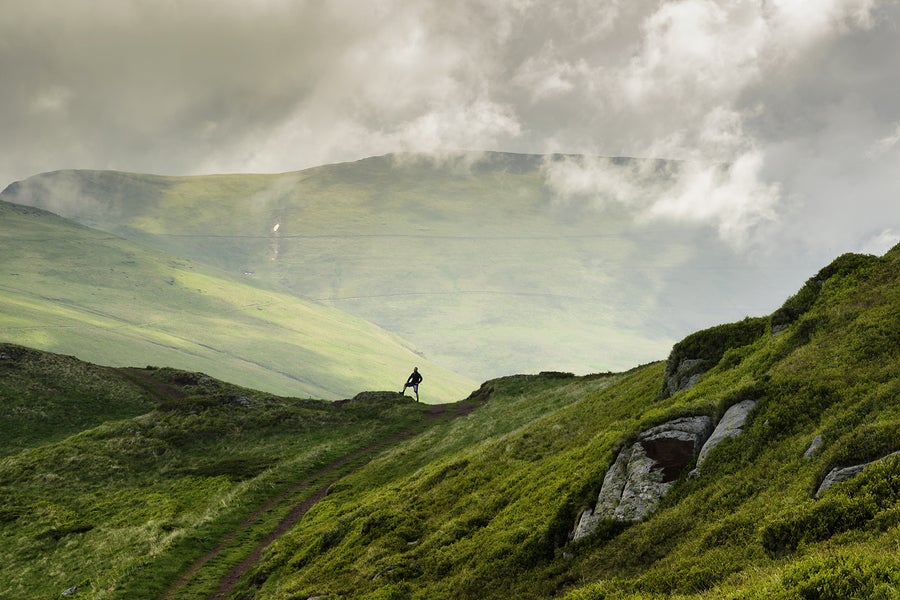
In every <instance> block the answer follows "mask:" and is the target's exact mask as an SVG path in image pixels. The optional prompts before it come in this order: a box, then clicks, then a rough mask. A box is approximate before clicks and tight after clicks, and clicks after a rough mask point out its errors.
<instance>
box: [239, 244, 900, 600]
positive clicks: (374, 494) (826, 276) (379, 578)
mask: <svg viewBox="0 0 900 600" xmlns="http://www.w3.org/2000/svg"><path fill="white" fill-rule="evenodd" d="M898 275H900V247H898V248H895V249H894V250H893V251H892V252H891V253H889V254H888V255H887V256H886V257H884V258H883V259H876V258H874V257H857V256H853V255H848V256H845V257H842V258H841V259H839V260H838V261H836V262H835V263H834V264H833V265H831V266H830V267H828V268H826V269H824V270H823V271H822V272H821V273H819V275H818V276H817V277H814V278H812V279H811V280H810V282H808V283H807V284H806V286H804V288H803V289H802V290H801V291H800V292H799V293H798V294H797V296H795V297H793V298H791V299H790V300H789V301H788V302H787V303H786V305H785V306H786V308H785V309H783V310H780V311H778V312H777V313H776V314H775V315H774V316H773V318H774V319H775V320H776V321H778V323H779V325H784V324H785V323H784V319H783V312H791V311H793V313H792V314H793V315H794V316H793V319H791V320H790V322H789V324H787V328H786V329H784V330H782V331H780V332H779V333H777V334H776V335H774V336H773V335H772V334H771V332H770V328H768V327H767V328H766V329H765V331H763V332H762V333H761V335H759V336H758V337H757V338H756V339H753V340H750V341H748V340H742V341H741V342H740V343H739V345H738V346H737V347H734V346H733V347H731V348H728V349H727V350H725V351H724V352H722V353H719V356H720V358H719V359H718V362H717V364H716V366H715V367H714V368H713V369H712V370H711V371H709V372H708V373H707V374H706V375H704V377H703V378H702V379H701V381H700V383H698V384H697V385H696V386H694V387H693V388H691V389H690V390H687V391H682V392H678V393H676V394H674V395H672V396H670V397H668V398H665V397H664V396H663V394H662V393H661V390H662V375H663V370H664V365H663V364H662V363H657V364H653V365H648V366H646V367H642V368H639V369H636V370H634V371H633V372H630V373H628V374H626V375H625V376H623V377H621V379H618V380H616V381H615V382H611V380H608V379H597V380H594V379H583V378H574V379H568V380H567V379H556V380H550V381H547V380H538V381H529V380H528V379H524V378H512V379H507V380H501V381H497V382H494V383H492V384H490V387H491V388H492V392H493V393H492V394H491V395H490V399H489V401H488V403H487V405H486V406H485V407H484V408H482V409H480V410H479V411H477V412H476V413H474V414H473V415H472V417H470V418H469V419H467V420H466V421H463V422H456V423H453V424H449V425H447V426H445V429H444V430H443V431H440V432H438V431H437V430H433V431H431V432H429V434H428V435H427V436H422V437H420V438H416V439H414V440H411V441H409V442H407V443H406V444H405V445H403V446H400V447H398V448H396V449H394V450H393V451H391V452H390V453H389V454H387V455H386V456H385V457H384V458H383V459H382V460H379V461H376V462H373V463H371V464H370V465H368V466H367V467H366V468H364V469H361V470H359V471H358V472H356V473H354V474H353V475H351V476H350V477H348V478H347V479H345V480H344V482H342V484H341V486H340V488H338V489H337V490H335V491H334V492H333V493H332V494H330V495H329V496H328V498H326V499H325V500H323V501H322V502H321V503H319V504H318V505H317V506H316V507H315V508H314V509H313V510H312V511H311V512H310V514H308V515H307V517H306V518H305V520H304V522H303V526H302V527H297V528H295V529H294V530H293V531H292V532H291V533H290V535H288V536H286V537H284V538H283V539H282V540H281V541H280V542H279V543H278V544H277V546H273V547H272V548H271V549H270V551H269V552H268V553H267V555H266V556H265V557H264V560H263V561H262V562H261V563H260V564H259V565H258V567H257V569H256V570H255V571H254V572H253V573H252V574H251V575H249V576H248V577H247V578H246V579H245V581H244V583H243V588H242V589H243V591H242V592H240V593H238V594H236V595H235V596H234V597H255V598H297V597H300V598H302V597H308V596H313V595H326V596H328V597H330V598H344V597H347V598H350V597H352V598H510V597H516V598H547V597H552V596H565V597H567V598H570V599H572V600H575V599H579V600H581V599H603V598H651V597H660V598H662V597H670V596H671V595H673V594H677V595H680V597H691V598H710V599H712V598H835V599H837V598H895V597H897V595H898V594H900V576H898V573H900V552H898V547H900V518H898V517H900V460H896V459H895V460H893V461H888V462H885V463H880V464H878V465H875V466H872V467H870V468H869V469H867V470H865V471H864V472H863V474H862V475H860V476H859V477H858V478H856V479H853V480H850V481H849V482H847V483H845V484H842V485H839V486H836V487H835V488H833V489H832V490H831V491H830V492H829V493H828V494H826V495H825V496H824V497H823V498H821V499H818V500H817V499H814V498H813V497H812V492H813V491H814V490H815V489H816V487H817V485H818V483H819V482H820V481H822V479H823V478H824V476H825V474H826V473H827V472H828V471H829V470H830V469H831V468H832V467H835V466H848V465H852V464H857V463H861V462H866V461H869V460H873V459H875V458H878V457H881V456H885V455H887V454H889V453H891V452H894V451H897V450H900V412H898V406H900V405H898V402H897V399H898V397H900V378H898V374H900V351H898V348H900V320H898V319H897V314H900V285H898V284H900V280H898ZM779 329H780V327H779ZM703 337H704V336H702V335H700V336H698V338H700V339H702V338H703ZM706 338H707V339H708V340H709V341H710V343H715V341H716V340H719V339H722V335H721V330H718V331H711V333H710V335H708V336H706ZM699 341H700V340H698V339H695V340H694V343H695V344H697V343H699ZM701 345H702V344H701ZM746 398H753V399H758V400H759V405H758V408H757V410H756V411H755V412H754V413H751V419H750V422H749V424H748V428H747V431H746V432H745V434H744V435H743V436H742V437H739V438H735V439H732V440H729V441H726V442H724V443H722V444H721V445H720V446H719V447H718V448H716V450H715V451H713V453H711V454H710V457H709V458H708V460H707V462H706V463H705V464H704V469H703V470H702V472H701V475H700V476H699V477H698V478H696V479H689V478H686V477H683V478H682V479H681V480H679V481H678V483H677V484H676V486H675V488H674V489H673V490H672V491H671V492H670V494H669V495H668V496H667V497H666V498H665V499H664V501H663V505H662V506H661V507H660V509H659V510H658V511H657V512H656V513H655V514H653V515H652V516H650V517H649V518H647V519H646V520H645V521H643V522H640V523H636V524H634V525H630V526H628V525H623V524H618V523H614V522H610V523H608V524H607V525H605V526H604V527H602V528H601V530H600V532H599V533H598V534H596V535H594V536H593V537H591V538H588V539H586V540H584V541H582V542H579V543H578V544H571V543H568V541H567V536H568V534H569V533H570V532H571V531H572V529H573V526H574V524H575V520H576V517H577V515H578V512H579V510H580V509H581V508H583V507H584V506H587V505H588V503H589V502H590V499H591V498H596V493H597V490H598V489H599V484H600V481H601V480H602V477H603V474H604V471H605V469H606V468H607V466H608V465H609V464H610V462H611V461H612V459H613V457H614V452H615V451H616V449H617V448H618V447H620V446H621V445H622V444H623V442H625V441H626V440H628V439H633V436H634V435H635V434H636V433H637V432H638V431H641V430H643V429H646V428H648V427H650V426H652V425H655V424H658V423H661V422H663V421H664V420H667V419H670V418H672V417H676V416H682V415H686V414H708V415H712V416H718V415H721V414H722V413H723V411H724V410H725V408H727V407H728V406H730V405H731V404H733V403H735V402H737V401H740V400H742V399H746ZM523 412H524V416H523ZM520 416H523V418H522V419H521V420H519V419H518V417H520ZM500 421H503V422H504V425H499V424H498V423H499V422H500ZM816 435H821V436H822V439H823V440H824V442H823V446H822V447H821V449H820V450H819V451H818V453H817V454H815V455H814V456H813V457H812V458H810V459H807V458H804V457H803V454H804V451H805V450H806V449H807V448H808V447H809V445H810V443H811V441H812V440H813V438H814V437H815V436H816Z"/></svg>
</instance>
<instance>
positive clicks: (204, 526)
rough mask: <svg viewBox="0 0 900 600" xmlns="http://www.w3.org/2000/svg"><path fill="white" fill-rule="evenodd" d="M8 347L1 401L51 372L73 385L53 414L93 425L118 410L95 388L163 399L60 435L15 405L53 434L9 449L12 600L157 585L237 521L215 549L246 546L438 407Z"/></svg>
mask: <svg viewBox="0 0 900 600" xmlns="http://www.w3.org/2000/svg"><path fill="white" fill-rule="evenodd" d="M2 349H3V352H4V353H5V354H6V356H7V358H6V359H3V361H2V362H0V370H2V378H3V380H4V381H7V380H9V381H10V382H12V383H9V384H6V385H5V386H4V389H3V394H2V395H0V407H2V409H3V412H4V413H5V412H6V409H7V408H8V407H10V406H11V405H12V406H15V405H16V404H17V402H20V401H22V400H24V399H26V398H30V397H31V396H32V395H33V394H32V389H33V388H34V387H35V386H36V385H38V384H41V383H42V382H43V381H44V380H45V379H53V380H62V381H67V382H68V386H59V387H60V389H59V392H58V396H56V397H55V398H52V399H45V400H46V401H44V402H41V403H39V406H40V407H41V408H42V409H43V410H44V412H45V413H46V414H50V413H52V412H53V411H54V410H55V411H56V412H57V413H59V412H61V409H63V408H67V409H68V412H69V413H70V414H73V413H74V414H77V415H78V416H77V417H76V418H77V419H78V420H80V421H81V423H82V424H86V423H87V422H88V421H90V420H92V419H94V420H96V418H98V417H101V416H102V415H104V414H107V413H105V412H104V411H103V410H102V409H98V407H99V405H100V404H101V403H102V402H101V400H100V399H98V398H92V396H91V395H90V394H84V393H83V391H84V390H85V389H87V388H95V389H104V388H105V389H106V393H107V394H109V393H112V392H115V395H116V397H117V398H119V399H121V400H122V401H123V403H124V402H127V401H128V399H131V400H133V402H132V405H131V406H130V407H128V408H120V409H119V416H122V415H123V414H124V413H126V412H129V411H134V410H135V409H137V404H138V403H140V402H143V403H146V402H147V400H148V398H152V404H153V406H154V407H158V408H156V410H151V411H149V412H147V414H144V415H143V416H138V417H134V418H129V419H123V420H119V421H109V422H106V423H104V424H102V425H99V426H95V427H92V428H90V429H87V430H85V431H84V432H82V433H79V434H76V435H72V436H71V437H68V438H66V439H63V440H61V441H56V442H54V441H52V440H53V439H54V438H57V437H59V433H61V430H62V428H59V429H58V430H57V431H56V432H49V431H47V430H46V428H38V427H34V426H33V423H32V422H31V420H32V419H31V418H30V416H29V415H25V416H21V415H20V417H19V419H20V420H19V425H20V427H22V428H23V429H26V430H30V433H31V434H32V440H33V441H34V440H37V441H42V442H43V443H39V444H36V445H34V447H33V448H30V449H27V450H24V451H20V452H17V453H15V454H10V455H8V456H6V457H4V458H2V459H0V560H2V564H3V568H2V569H0V597H2V598H4V599H10V600H12V599H23V600H24V599H29V600H30V599H33V598H56V597H59V596H60V595H61V594H63V592H66V591H67V590H68V592H67V593H66V594H65V595H68V596H73V597H75V598H111V597H115V598H156V597H159V596H160V595H161V594H162V593H163V592H164V591H165V590H166V589H167V588H169V587H170V586H171V585H172V584H173V582H174V581H175V580H176V578H177V577H178V576H179V575H180V574H181V573H182V572H184V571H185V569H187V568H188V567H189V566H190V564H191V563H192V562H193V561H195V560H197V559H199V558H200V557H201V556H203V555H204V554H205V553H207V552H208V551H210V550H212V549H213V548H214V547H215V546H216V545H217V544H218V543H219V542H220V540H221V539H222V538H224V537H226V536H227V535H228V534H229V533H232V532H234V531H238V532H240V534H241V535H240V537H238V538H237V539H232V546H233V548H231V549H230V550H231V554H228V553H225V554H224V556H222V557H221V558H220V559H219V560H220V561H221V560H235V558H236V559H237V560H239V559H240V558H242V555H241V554H240V552H241V551H243V552H244V553H245V554H246V553H247V552H249V550H250V549H252V547H253V545H255V544H256V543H257V542H258V541H259V539H260V537H261V536H263V535H265V534H267V533H268V532H269V531H270V530H271V528H272V527H273V525H274V524H275V523H277V520H278V519H281V518H282V517H284V516H285V514H286V513H288V512H289V511H290V509H291V508H292V506H293V504H294V503H298V502H302V501H303V500H304V499H305V498H307V497H309V496H310V495H311V494H312V493H313V492H314V491H315V489H316V488H317V487H319V486H323V485H327V484H328V483H329V482H330V481H333V480H334V479H335V478H337V477H339V476H340V475H341V474H343V473H345V472H346V471H347V470H348V469H352V468H358V467H359V465H360V463H361V462H363V461H365V460H367V459H369V458H370V457H371V454H373V453H374V452H377V450H378V447H383V446H385V445H390V444H391V443H396V441H397V440H399V439H401V437H402V436H403V435H412V434H414V433H415V432H417V431H420V430H422V429H423V428H424V427H427V426H428V425H430V424H432V423H437V422H440V418H438V419H434V417H433V415H432V411H433V408H432V407H429V406H427V405H424V404H421V403H416V402H414V401H413V400H411V399H409V398H402V397H401V396H400V395H399V394H397V393H396V392H391V393H385V394H382V395H377V394H375V395H369V396H367V397H365V398H361V399H354V400H350V401H346V402H335V403H332V402H328V401H321V400H298V399H292V398H279V397H273V396H271V395H270V394H265V393H262V392H258V391H254V390H249V389H246V388H240V387H237V386H234V385H231V384H227V383H223V382H220V381H217V380H214V379H212V378H210V377H208V376H205V375H203V374H200V373H189V372H184V371H176V370H173V369H168V368H164V369H141V370H137V369H135V370H119V371H115V372H114V371H112V370H110V369H100V368H98V367H93V366H91V365H85V364H81V365H78V364H76V361H74V360H72V359H70V358H68V357H63V356H58V355H48V354H45V353H40V352H36V351H33V350H26V349H23V348H20V347H11V346H3V347H2ZM29 376H31V377H32V379H31V380H30V381H29ZM16 382H18V388H19V393H18V395H17V394H16V393H15V388H16V386H15V383H16ZM101 395H102V394H101ZM51 404H52V405H53V406H49V405H51ZM145 410H146V408H145ZM5 416H6V415H4V417H5ZM5 421H6V419H4V420H3V421H0V422H4V426H5V425H6V424H7V423H6V422H5ZM4 441H5V440H4ZM373 444H376V445H379V446H373ZM4 449H5V450H6V449H8V448H4ZM342 460H343V461H344V462H341V461H342ZM234 552H238V554H234ZM215 569H216V565H210V566H208V567H207V571H210V570H212V571H214V572H215ZM207 571H204V573H203V574H201V576H200V577H199V581H200V583H203V582H204V581H206V580H207V579H208V577H207V576H206V572H207ZM207 583H208V582H207ZM212 583H215V580H212Z"/></svg>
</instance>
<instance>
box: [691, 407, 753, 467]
mask: <svg viewBox="0 0 900 600" xmlns="http://www.w3.org/2000/svg"><path fill="white" fill-rule="evenodd" d="M756 404H757V402H756V400H742V401H741V402H738V403H737V404H734V405H732V406H730V407H729V408H728V410H726V411H725V414H724V415H722V419H721V420H720V421H719V423H718V424H717V425H716V429H715V430H714V431H713V432H712V435H711V436H709V439H707V440H706V443H704V444H703V448H701V449H700V454H699V456H697V469H699V468H700V465H702V464H703V462H704V461H705V460H706V457H707V456H709V453H710V452H711V451H712V449H713V448H715V447H716V446H718V445H719V444H720V443H721V442H722V441H723V440H726V439H728V438H732V437H736V436H738V435H740V434H741V433H742V432H743V431H744V424H745V423H746V422H747V416H748V415H749V414H750V411H752V410H753V409H754V408H755V407H756Z"/></svg>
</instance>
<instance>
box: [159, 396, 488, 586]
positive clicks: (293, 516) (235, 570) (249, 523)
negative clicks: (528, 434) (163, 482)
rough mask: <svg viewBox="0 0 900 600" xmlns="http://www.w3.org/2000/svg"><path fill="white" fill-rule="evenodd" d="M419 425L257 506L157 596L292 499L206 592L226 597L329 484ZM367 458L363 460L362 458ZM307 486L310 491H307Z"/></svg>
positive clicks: (452, 409)
mask: <svg viewBox="0 0 900 600" xmlns="http://www.w3.org/2000/svg"><path fill="white" fill-rule="evenodd" d="M474 408H475V407H474V406H473V405H470V404H464V405H435V406H433V407H431V409H430V410H429V413H428V415H427V419H428V420H432V421H433V420H435V419H438V418H440V417H442V416H446V415H448V413H450V414H449V416H450V417H451V418H457V417H461V416H465V415H467V414H469V413H470V412H472V410H473V409H474ZM420 431H421V428H413V429H409V430H406V431H402V432H399V433H396V434H393V435H391V436H388V437H386V438H384V439H382V440H379V441H377V442H374V443H372V444H370V445H368V446H366V447H364V448H360V449H359V450H356V451H355V452H352V453H350V454H347V455H346V456H343V457H341V458H339V459H338V460H336V461H334V462H332V463H330V464H328V465H326V466H324V467H322V468H321V469H319V470H318V471H316V472H315V473H313V474H311V475H310V476H309V477H307V478H305V479H303V480H302V481H299V482H297V483H295V484H294V485H292V486H291V487H290V488H289V489H287V490H285V491H284V492H282V493H281V494H279V495H277V496H275V497H273V498H272V499H271V500H269V501H268V502H267V503H266V504H264V505H263V506H261V507H260V508H258V509H257V510H256V511H255V512H254V513H253V514H251V515H250V516H249V517H247V518H246V519H245V520H244V521H243V522H242V523H241V524H240V525H238V527H237V528H236V529H234V531H232V532H231V533H229V534H228V535H226V536H225V537H224V538H223V539H222V541H221V542H220V543H219V544H218V545H217V546H216V547H215V548H213V549H212V550H211V551H209V552H208V553H207V554H206V555H204V556H203V557H201V558H200V559H198V560H197V561H196V562H195V563H194V564H193V565H191V566H190V567H189V568H188V569H187V570H186V571H184V573H183V574H182V575H181V576H180V577H179V578H178V579H177V580H176V581H175V582H174V583H173V584H172V585H171V586H170V587H169V588H168V589H167V590H166V591H165V592H164V593H163V595H162V596H160V600H173V599H175V598H177V597H178V593H179V591H180V590H181V589H182V588H184V587H185V586H186V585H188V583H189V582H190V581H191V580H192V579H193V578H194V577H195V576H196V575H197V573H198V572H199V571H200V569H202V568H203V567H204V565H206V564H207V563H208V562H209V561H211V560H213V559H214V558H216V557H217V556H219V555H220V554H222V553H223V552H225V551H226V550H228V549H229V547H230V546H231V544H232V542H233V541H234V540H235V539H236V538H237V537H238V536H240V535H241V534H242V533H244V532H245V531H247V530H249V529H250V528H251V527H253V526H254V525H255V523H256V522H257V521H258V520H260V518H261V517H263V516H264V515H265V514H266V513H268V512H270V511H273V510H276V509H277V508H278V507H283V506H284V505H285V504H289V503H295V504H294V506H293V507H292V508H291V509H290V511H289V512H288V513H287V515H286V516H285V517H284V518H283V519H282V520H281V521H280V522H279V523H278V525H277V526H276V527H275V528H274V529H273V530H272V531H271V532H270V533H269V534H268V535H266V536H265V538H263V539H262V540H261V541H260V542H259V543H258V544H257V546H256V547H255V548H254V549H253V551H251V552H250V554H249V555H247V556H246V558H244V559H243V560H242V561H241V562H240V563H238V564H237V565H235V566H234V567H232V568H231V569H230V570H229V571H228V573H227V574H226V575H225V576H224V577H223V578H222V579H221V580H220V581H219V585H218V588H217V589H216V591H215V592H214V593H213V594H212V595H211V596H209V599H210V600H224V599H225V598H227V597H228V594H229V593H230V592H231V590H232V589H233V588H234V587H235V586H236V585H237V583H238V582H239V581H240V580H241V577H243V575H244V574H245V573H246V572H247V571H248V570H249V569H250V568H251V567H252V566H253V565H254V564H255V563H256V561H258V560H259V558H260V556H261V555H262V553H263V552H264V551H265V549H266V548H268V547H269V545H271V544H272V543H273V542H274V541H275V540H277V539H278V538H279V537H281V536H282V535H284V534H285V533H286V532H287V531H289V530H290V529H291V528H292V527H293V526H294V525H296V524H297V522H299V521H300V519H301V518H302V517H303V515H304V514H306V512H307V511H309V510H310V509H311V508H312V507H313V506H315V504H316V503H317V502H319V501H320V500H321V499H322V498H324V497H325V496H326V494H327V493H328V488H330V487H331V486H332V485H333V484H334V483H336V482H337V481H338V480H340V479H342V478H343V477H346V476H347V475H349V474H350V473H352V472H353V471H354V470H356V469H358V468H359V467H360V466H362V465H364V464H366V463H368V462H369V461H370V460H371V457H372V455H375V454H377V453H379V452H381V451H383V450H386V449H387V448H389V447H391V446H393V445H395V444H397V443H398V442H400V441H401V440H403V439H406V438H409V437H412V436H414V435H416V434H417V433H419V432H420ZM363 459H366V460H363ZM310 488H312V491H311V492H310Z"/></svg>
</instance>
